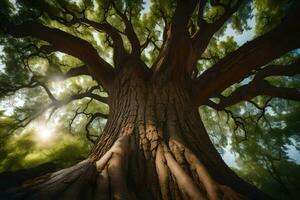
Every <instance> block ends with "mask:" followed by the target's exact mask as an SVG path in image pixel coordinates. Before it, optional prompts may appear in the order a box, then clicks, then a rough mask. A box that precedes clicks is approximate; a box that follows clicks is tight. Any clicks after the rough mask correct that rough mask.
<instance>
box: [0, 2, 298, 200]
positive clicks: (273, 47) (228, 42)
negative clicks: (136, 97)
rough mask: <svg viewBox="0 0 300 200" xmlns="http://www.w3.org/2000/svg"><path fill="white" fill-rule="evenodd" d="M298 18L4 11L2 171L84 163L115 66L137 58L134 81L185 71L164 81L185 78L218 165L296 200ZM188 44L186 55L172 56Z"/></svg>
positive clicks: (272, 12)
mask: <svg viewBox="0 0 300 200" xmlns="http://www.w3.org/2000/svg"><path fill="white" fill-rule="evenodd" d="M191 8H192V9H191ZM297 9H299V2H297V1H292V0H220V1H218V0H201V1H192V0H191V1H180V0H179V1H173V0H151V1H150V0H147V1H142V0H116V1H111V0H51V1H50V0H15V1H12V0H2V1H1V2H0V59H1V60H0V63H1V65H0V138H1V139H0V146H1V147H0V171H1V172H4V171H16V170H20V169H24V168H30V167H34V166H37V165H39V164H42V163H45V162H53V163H56V164H57V165H58V166H59V167H60V168H62V167H65V166H70V165H71V164H74V163H75V162H77V161H79V160H82V159H83V158H84V157H85V156H87V154H88V151H89V150H90V149H91V147H92V145H93V143H95V141H96V139H97V138H98V137H99V136H100V135H101V133H102V130H103V128H104V126H105V124H106V121H107V118H108V117H109V111H110V110H109V106H108V101H109V93H110V91H112V90H114V88H112V87H111V81H110V79H112V78H113V77H114V75H115V74H116V73H117V72H118V70H120V69H121V68H122V66H123V64H124V63H125V60H126V59H127V58H128V57H129V56H133V57H140V59H141V62H143V64H141V66H143V68H142V69H141V70H142V71H149V72H154V71H157V72H158V73H162V74H163V73H164V72H165V71H166V70H169V69H165V68H164V65H163V64H161V65H160V63H163V62H164V60H162V59H161V60H160V59H158V58H160V57H161V56H162V54H166V56H170V57H171V56H173V57H174V58H175V57H183V58H185V60H188V61H189V65H188V67H187V68H183V67H182V63H180V62H178V60H179V59H178V60H177V59H174V61H173V60H172V59H171V61H168V62H170V63H171V62H176V67H175V69H174V71H176V73H175V72H174V74H172V76H174V77H176V78H177V73H178V72H179V73H182V74H186V76H189V77H191V81H192V83H193V84H191V87H190V90H192V91H194V92H193V99H194V100H195V105H196V106H200V107H199V113H200V115H201V119H202V120H203V122H204V125H205V128H206V130H207V131H208V133H209V135H210V138H211V140H212V141H213V143H214V145H215V146H216V148H217V149H218V151H219V152H220V153H221V154H225V155H226V154H231V155H232V156H233V155H234V157H235V159H236V161H235V162H234V163H229V164H231V167H232V168H234V170H235V171H236V172H237V173H238V174H239V175H240V176H241V177H242V178H244V179H245V180H246V181H248V182H250V183H252V184H254V185H256V186H257V187H258V188H260V189H262V190H263V191H265V192H266V193H268V194H269V195H271V196H272V197H274V198H275V199H276V198H277V199H290V198H295V199H296V197H297V195H298V194H299V188H300V181H299V180H300V177H299V176H300V166H299V163H300V156H299V151H300V126H299V125H300V104H299V101H300V91H299V89H300V87H299V84H300V75H299V74H300V66H299V65H300V60H299V58H300V50H299V49H298V48H299V47H300V39H299V33H300V27H299V25H298V22H297V20H298V19H299V17H300V16H299V11H298V10H297ZM176 13H178V14H177V15H176ZM186 13H189V14H186ZM189 15H190V17H189ZM176 22H178V23H176ZM179 22H180V23H179ZM181 24H184V26H186V27H187V31H188V33H187V34H186V33H184V29H183V28H182V27H180V25H181ZM170 32H175V33H176V34H174V37H168V34H170ZM186 35H187V36H189V38H188V41H190V45H192V46H193V48H194V51H193V54H188V53H185V49H184V48H183V46H182V48H180V47H181V46H180V45H181V44H182V43H185V42H186V38H185V36H186ZM170 41H172V42H174V44H176V46H175V45H174V46H172V45H171V46H169V47H166V46H167V45H166V43H168V42H170ZM178 46H179V47H178ZM166 48H170V49H172V48H173V49H174V51H170V52H171V53H170V55H168V53H166V52H167V50H165V49H166ZM177 51H178V52H179V53H178V52H177ZM170 63H169V64H170ZM126 64H127V65H130V64H131V63H126ZM99 66H100V67H99ZM153 66H155V67H153ZM174 66H175V64H174ZM175 80H176V81H178V82H181V81H182V80H181V79H180V78H178V79H175ZM202 85H206V86H207V87H205V88H204V87H202ZM200 91H201V95H198V94H200ZM212 91H213V92H212ZM207 99H208V100H207ZM292 152H293V153H292ZM224 158H225V159H226V156H225V157H224Z"/></svg>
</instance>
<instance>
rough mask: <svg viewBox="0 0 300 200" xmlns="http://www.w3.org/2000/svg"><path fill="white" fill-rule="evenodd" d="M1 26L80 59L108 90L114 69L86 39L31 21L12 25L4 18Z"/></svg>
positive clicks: (15, 34)
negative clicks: (42, 41) (39, 40)
mask: <svg viewBox="0 0 300 200" xmlns="http://www.w3.org/2000/svg"><path fill="white" fill-rule="evenodd" d="M0 26H1V28H3V29H4V30H5V31H6V33H8V34H10V35H11V36H13V37H17V38H18V37H26V36H33V37H37V38H39V39H41V40H45V41H47V42H49V43H51V44H52V46H53V48H55V49H56V50H57V51H62V52H65V53H67V54H69V55H72V56H74V57H77V58H79V59H81V60H82V61H83V62H84V63H86V64H87V65H88V71H89V73H90V74H91V75H92V77H93V78H95V79H96V80H97V81H98V82H99V83H100V84H101V85H103V87H104V88H105V89H107V90H109V86H110V83H111V81H112V79H113V78H114V70H113V68H112V67H111V66H110V64H109V63H107V62H106V61H105V60H103V59H102V58H101V57H99V55H98V53H97V51H96V50H95V49H94V48H93V46H92V45H91V44H89V43H88V42H87V41H85V40H83V39H80V38H77V37H75V36H73V35H71V34H68V33H66V32H63V31H61V30H59V29H55V28H49V27H46V26H44V25H41V24H39V23H36V22H33V21H27V22H23V23H22V24H20V25H14V24H12V23H10V22H9V21H8V20H6V19H5V18H4V19H2V20H1V22H0Z"/></svg>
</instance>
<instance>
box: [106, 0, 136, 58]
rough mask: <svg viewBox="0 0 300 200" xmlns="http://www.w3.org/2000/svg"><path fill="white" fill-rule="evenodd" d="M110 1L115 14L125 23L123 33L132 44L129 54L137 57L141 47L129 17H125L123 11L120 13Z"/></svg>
mask: <svg viewBox="0 0 300 200" xmlns="http://www.w3.org/2000/svg"><path fill="white" fill-rule="evenodd" d="M110 3H111V4H112V6H113V8H114V10H115V11H116V13H117V15H118V16H119V17H120V18H121V19H122V21H123V22H124V24H125V33H126V36H127V37H128V39H129V41H130V43H131V46H132V50H131V54H132V55H133V56H134V57H139V56H140V54H141V47H140V41H139V39H138V37H137V35H136V33H135V31H134V28H133V26H132V23H131V21H130V19H128V18H127V16H126V14H125V13H122V12H121V11H120V10H119V9H118V8H117V6H116V4H115V3H114V1H110Z"/></svg>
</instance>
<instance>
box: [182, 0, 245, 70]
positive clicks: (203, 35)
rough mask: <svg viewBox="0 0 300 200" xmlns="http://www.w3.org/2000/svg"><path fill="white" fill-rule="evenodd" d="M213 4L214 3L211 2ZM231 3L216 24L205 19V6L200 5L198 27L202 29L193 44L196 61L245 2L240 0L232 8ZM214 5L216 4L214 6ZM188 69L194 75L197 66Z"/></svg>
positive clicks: (194, 36)
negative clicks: (214, 36)
mask: <svg viewBox="0 0 300 200" xmlns="http://www.w3.org/2000/svg"><path fill="white" fill-rule="evenodd" d="M210 2H211V4H212V2H213V1H210ZM231 2H232V1H230V3H229V4H228V5H223V4H222V7H223V8H224V9H225V12H224V14H223V15H222V16H221V17H220V18H219V19H217V20H216V21H215V22H214V23H212V24H209V23H207V22H206V21H205V20H204V19H203V9H204V6H205V4H204V3H202V4H201V3H200V8H199V11H198V25H199V26H200V29H199V30H198V31H197V32H196V33H195V34H194V35H193V36H192V41H193V42H192V43H193V53H194V54H195V56H194V58H195V61H194V62H197V60H198V59H199V57H200V56H201V55H202V54H203V52H204V51H205V49H206V47H207V46H208V44H209V42H210V40H211V38H212V37H213V35H214V34H215V33H216V32H217V31H218V30H219V29H220V28H221V27H222V26H223V25H224V23H225V22H226V21H227V20H228V19H229V18H230V17H231V16H232V15H233V14H234V13H235V12H236V11H237V10H238V9H239V8H240V7H241V5H242V3H243V2H245V0H238V1H237V2H236V3H235V4H234V5H233V6H232V7H231ZM213 5H214V4H213ZM188 67H189V68H188V69H187V72H188V74H190V73H192V71H193V69H194V67H196V66H195V65H190V66H188Z"/></svg>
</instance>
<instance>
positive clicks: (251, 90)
mask: <svg viewBox="0 0 300 200" xmlns="http://www.w3.org/2000/svg"><path fill="white" fill-rule="evenodd" d="M296 74H300V61H297V62H295V63H293V64H291V65H289V66H282V65H270V66H267V67H265V68H263V69H262V70H261V71H259V72H258V73H257V74H256V75H255V77H254V79H253V80H252V81H251V82H250V83H249V84H247V85H243V86H241V87H239V88H238V89H236V90H235V91H234V92H232V93H231V94H230V95H229V96H228V97H222V98H220V103H218V104H216V103H214V102H212V101H207V105H208V106H211V107H213V108H215V109H216V110H223V109H225V108H226V107H229V106H232V105H235V104H237V103H239V102H241V101H250V100H251V99H253V98H254V97H256V96H259V95H265V96H270V97H278V98H284V99H290V100H295V101H300V92H299V91H298V90H297V89H295V88H285V87H276V86H273V85H271V84H270V83H269V82H267V81H265V80H264V78H266V77H268V76H293V75H296Z"/></svg>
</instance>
